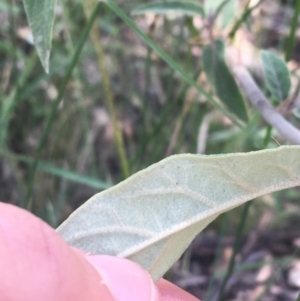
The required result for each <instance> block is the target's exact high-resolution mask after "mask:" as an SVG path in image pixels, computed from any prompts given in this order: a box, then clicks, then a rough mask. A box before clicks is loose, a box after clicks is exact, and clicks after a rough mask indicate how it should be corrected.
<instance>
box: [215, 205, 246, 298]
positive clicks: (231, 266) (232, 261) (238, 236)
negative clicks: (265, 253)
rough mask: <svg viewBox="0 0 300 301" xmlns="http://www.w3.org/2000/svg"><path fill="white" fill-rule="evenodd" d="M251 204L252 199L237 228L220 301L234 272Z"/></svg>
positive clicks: (244, 209) (244, 210)
mask: <svg viewBox="0 0 300 301" xmlns="http://www.w3.org/2000/svg"><path fill="white" fill-rule="evenodd" d="M251 204H252V202H251V201H250V202H248V203H246V204H245V205H244V207H243V211H242V214H241V218H240V222H239V225H238V229H237V232H236V235H235V241H234V247H233V253H232V255H231V258H230V262H229V267H228V269H227V273H226V275H225V278H224V280H223V283H222V285H221V288H220V293H219V298H218V301H222V300H224V294H225V289H226V285H227V282H228V280H229V278H230V276H231V275H232V273H233V271H234V267H235V257H236V255H237V253H238V250H239V248H240V243H241V238H242V234H243V232H244V228H245V225H246V220H247V217H248V213H249V208H250V206H251Z"/></svg>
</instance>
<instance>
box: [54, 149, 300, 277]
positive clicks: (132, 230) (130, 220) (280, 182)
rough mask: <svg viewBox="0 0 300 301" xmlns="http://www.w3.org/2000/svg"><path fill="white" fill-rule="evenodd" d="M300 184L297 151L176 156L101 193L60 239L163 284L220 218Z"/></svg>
mask: <svg viewBox="0 0 300 301" xmlns="http://www.w3.org/2000/svg"><path fill="white" fill-rule="evenodd" d="M298 185H300V147H298V146H291V147H280V148H277V149H271V150H264V151H258V152H251V153H236V154H227V155H213V156H203V155H191V154H184V155H175V156H171V157H169V158H167V159H164V160H162V161H161V162H159V163H156V164H154V165H152V166H150V167H149V168H147V169H145V170H143V171H141V172H138V173H136V174H135V175H133V176H131V177H130V178H129V179H127V180H125V181H124V182H121V183H120V184H118V185H116V186H115V187H113V188H111V189H108V190H106V191H104V192H101V193H99V194H96V195H95V196H93V197H92V198H91V199H90V200H89V201H87V202H86V203H85V204H84V205H83V206H81V207H80V208H79V209H78V210H77V211H75V212H74V213H73V214H72V215H71V216H70V217H69V218H68V219H67V220H66V221H65V222H64V223H63V224H62V225H61V226H60V227H59V228H58V232H59V233H60V234H61V235H62V237H63V238H64V239H65V240H66V241H67V242H68V243H69V244H70V245H71V246H74V247H77V248H79V249H82V250H84V251H86V252H93V253H97V254H110V255H115V256H120V257H126V258H129V259H131V260H132V261H134V262H137V263H138V264H140V265H141V266H142V267H143V268H145V269H147V270H148V271H149V272H150V274H151V275H152V277H153V278H154V279H155V280H158V279H159V278H160V277H161V276H162V275H163V274H164V273H165V272H166V271H167V270H168V269H169V268H170V267H171V266H172V265H173V263H174V262H175V261H176V260H178V258H179V257H180V256H181V255H182V253H183V252H184V250H185V249H186V248H187V247H188V245H189V244H190V243H191V241H192V240H193V239H194V237H195V236H196V235H197V234H198V233H199V232H200V231H201V230H202V229H203V228H205V227H206V226H207V225H208V224H209V223H210V222H211V221H213V220H214V219H215V218H216V217H217V216H218V215H220V214H221V213H223V212H225V211H228V210H230V209H232V208H235V207H237V206H239V205H241V204H243V203H245V202H247V201H249V200H252V199H254V198H257V197H259V196H262V195H264V194H267V193H271V192H273V191H278V190H281V189H285V188H289V187H294V186H298Z"/></svg>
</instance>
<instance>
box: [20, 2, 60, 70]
mask: <svg viewBox="0 0 300 301" xmlns="http://www.w3.org/2000/svg"><path fill="white" fill-rule="evenodd" d="M23 2H24V6H25V11H26V15H27V19H28V22H29V26H30V28H31V31H32V34H33V40H34V44H35V47H36V50H37V52H38V55H39V58H40V60H41V63H42V65H43V67H44V69H45V71H46V72H47V73H48V72H49V58H50V51H51V40H52V30H53V25H54V7H55V3H56V0H23Z"/></svg>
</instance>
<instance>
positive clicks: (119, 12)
mask: <svg viewBox="0 0 300 301" xmlns="http://www.w3.org/2000/svg"><path fill="white" fill-rule="evenodd" d="M102 2H104V3H105V4H106V5H107V6H108V7H109V8H110V9H111V10H112V11H113V12H114V13H115V14H116V15H118V16H119V17H120V18H121V19H122V20H123V21H124V22H125V23H126V24H127V25H128V26H129V27H130V28H131V29H132V30H133V31H134V32H135V33H136V34H137V35H138V36H139V37H140V38H141V39H142V40H143V41H144V42H145V43H146V44H147V45H148V46H149V47H151V48H152V49H153V50H154V51H155V52H156V54H157V55H159V56H160V57H161V58H162V59H163V60H164V61H165V62H166V63H167V64H168V65H169V66H170V67H171V68H172V69H174V70H175V71H176V72H177V73H178V74H179V75H180V76H181V77H182V78H183V79H184V80H185V81H186V82H187V83H188V84H189V85H191V86H193V87H195V89H196V90H197V91H198V92H199V93H200V94H202V95H204V96H205V97H206V99H207V101H209V102H210V103H211V104H212V105H214V106H215V107H216V108H217V109H218V110H220V111H221V112H222V113H223V114H224V115H226V116H227V117H228V118H230V119H231V120H232V121H233V122H234V123H235V124H237V125H239V126H241V123H240V121H239V120H238V119H237V118H236V117H235V116H234V115H233V114H231V113H230V112H228V110H227V109H226V108H224V107H223V106H222V105H220V104H219V103H218V102H217V101H216V100H215V99H214V98H213V97H212V96H211V95H210V94H209V93H207V92H206V91H205V90H204V89H203V88H202V87H201V86H199V85H198V84H197V83H196V81H195V80H193V78H192V77H191V76H190V75H189V74H188V73H187V72H185V70H184V69H183V68H182V67H180V66H179V65H178V64H177V63H176V62H175V61H174V60H173V59H172V58H171V57H170V56H169V55H168V54H167V53H166V52H165V51H163V50H162V49H161V48H160V47H159V46H158V45H157V44H156V43H154V42H153V40H151V39H150V38H149V37H148V36H147V35H146V34H145V33H144V32H143V31H142V30H141V29H140V28H139V27H138V26H137V25H136V24H135V23H134V22H133V21H132V20H131V19H130V18H129V17H128V16H127V15H126V14H125V13H124V12H123V10H122V9H121V8H119V7H118V6H117V5H116V4H115V3H114V2H113V1H111V0H106V1H102Z"/></svg>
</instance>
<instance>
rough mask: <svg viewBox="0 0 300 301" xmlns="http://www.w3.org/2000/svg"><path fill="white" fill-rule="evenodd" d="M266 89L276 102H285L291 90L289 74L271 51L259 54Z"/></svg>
mask: <svg viewBox="0 0 300 301" xmlns="http://www.w3.org/2000/svg"><path fill="white" fill-rule="evenodd" d="M260 59H261V62H262V67H263V72H264V76H265V79H266V84H267V88H268V89H269V90H270V92H271V94H272V96H273V97H274V98H275V100H277V101H283V100H285V99H286V98H287V97H288V95H289V92H290V89H291V78H290V72H289V70H288V68H287V66H286V63H285V61H284V60H283V59H281V58H280V57H279V56H277V55H276V54H274V53H273V52H271V51H267V50H262V51H261V53H260Z"/></svg>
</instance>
